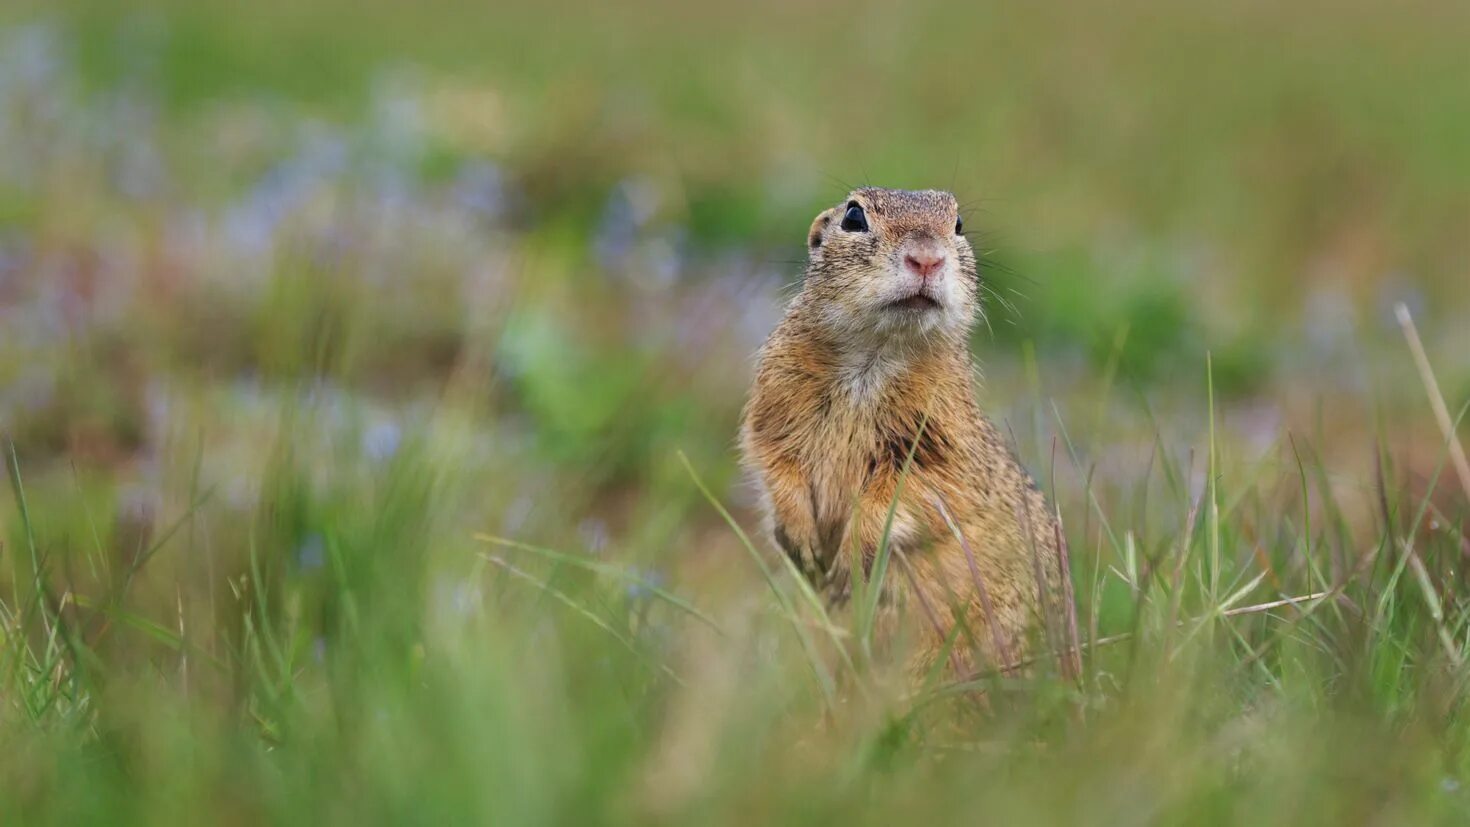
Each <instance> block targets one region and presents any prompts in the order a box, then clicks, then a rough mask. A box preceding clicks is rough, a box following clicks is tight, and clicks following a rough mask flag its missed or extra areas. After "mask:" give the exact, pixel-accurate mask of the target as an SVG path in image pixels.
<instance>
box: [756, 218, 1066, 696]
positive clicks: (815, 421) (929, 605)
mask: <svg viewBox="0 0 1470 827" xmlns="http://www.w3.org/2000/svg"><path fill="white" fill-rule="evenodd" d="M853 203H856V204H858V205H859V206H861V207H862V208H863V210H864V212H865V214H866V218H867V221H868V224H869V231H867V232H848V231H845V230H843V229H842V228H841V221H842V217H843V215H844V213H845V212H846V210H847V208H848V206H849V205H851V204H853ZM957 209H958V208H957V205H956V203H955V200H954V197H953V196H951V195H950V194H949V193H943V192H935V191H924V192H906V191H897V190H883V189H860V190H856V191H854V192H853V193H851V195H850V196H849V198H848V200H847V201H845V202H844V203H843V204H842V205H839V206H837V207H833V208H832V209H829V210H827V211H825V212H823V213H822V214H821V215H819V216H817V219H816V221H814V222H813V224H812V228H811V231H810V233H809V234H808V237H807V239H808V247H809V249H810V251H811V252H810V257H811V260H810V264H809V266H808V268H807V273H806V279H805V282H804V285H803V288H802V290H801V292H800V294H799V295H797V296H796V298H795V299H794V300H793V301H792V302H791V304H790V306H789V308H788V309H787V312H786V316H785V318H784V319H783V320H782V322H781V324H780V325H779V326H778V327H777V328H776V331H775V332H774V333H773V334H772V335H771V337H770V339H769V340H768V341H767V342H766V344H765V346H764V347H763V348H762V350H761V352H760V356H759V364H758V367H757V370H756V379H755V385H754V387H753V389H752V391H751V395H750V400H749V402H748V403H747V405H746V408H745V413H744V421H743V425H742V428H741V447H742V449H743V453H744V459H745V464H746V466H747V468H748V469H749V470H750V471H751V472H752V476H753V477H754V478H755V480H756V481H757V483H758V485H759V487H760V491H761V498H762V502H763V505H764V509H765V512H766V515H767V518H768V523H769V526H768V527H769V529H770V532H771V535H772V536H773V538H774V539H775V541H776V544H777V545H778V546H779V547H780V548H781V549H782V550H784V551H785V552H786V553H787V554H789V555H791V556H792V557H793V559H794V560H795V561H796V562H797V564H798V565H799V566H800V567H801V569H802V570H803V571H804V572H805V573H806V575H807V576H808V577H809V578H810V579H811V580H812V581H813V583H814V584H816V585H817V586H818V587H819V588H821V589H822V590H823V592H824V594H825V596H826V598H827V599H828V601H829V602H830V603H831V604H832V605H833V606H838V607H840V606H842V605H844V604H845V603H846V601H847V597H848V594H849V592H850V585H851V576H850V572H851V568H852V563H853V561H854V560H856V559H858V555H861V559H862V560H863V561H864V565H865V566H867V565H871V563H872V560H873V558H874V555H875V553H876V551H877V549H878V548H879V546H880V543H881V541H882V539H883V533H884V524H885V522H886V520H887V516H888V510H889V507H890V503H892V502H893V499H894V496H895V492H896V491H898V489H899V480H900V477H901V475H902V471H903V466H904V463H905V460H906V459H907V458H908V457H909V454H910V451H912V456H913V458H912V462H911V465H910V467H909V470H908V475H907V478H906V479H905V480H904V482H903V485H902V492H901V494H900V495H899V497H898V503H897V508H896V511H895V514H894V519H893V524H892V528H891V530H890V532H889V543H890V547H891V549H892V550H893V553H894V558H895V559H894V561H893V564H892V565H891V566H890V568H889V571H888V574H887V578H886V584H885V587H886V588H885V595H890V596H892V597H895V598H898V599H896V600H892V601H889V602H888V605H889V606H890V607H891V611H898V612H901V613H902V614H903V615H905V616H909V617H911V618H912V623H913V625H914V626H915V628H917V629H918V630H919V633H920V635H919V636H920V640H921V641H922V643H921V646H920V649H919V652H918V653H917V655H916V660H915V665H916V666H922V665H923V664H925V663H930V662H932V661H933V659H934V658H936V657H937V656H938V655H939V652H940V651H941V650H942V648H943V646H944V642H945V639H946V637H948V636H949V635H950V633H951V631H952V630H953V628H954V626H955V624H956V623H957V622H959V621H961V620H963V627H964V628H966V629H968V631H969V634H968V635H961V636H960V637H959V638H958V639H957V640H956V641H955V643H954V650H953V657H954V663H955V665H956V666H963V667H965V668H969V667H979V666H981V665H983V664H981V663H975V662H974V661H973V660H972V659H971V658H970V657H969V653H970V652H972V651H978V652H980V653H982V655H983V658H984V659H985V661H988V665H990V666H1004V665H1008V664H1006V663H1004V661H1014V660H1015V659H1017V658H1019V657H1021V655H1022V653H1023V652H1024V649H1025V645H1026V641H1027V639H1028V638H1029V637H1032V636H1033V635H1032V632H1034V631H1035V630H1036V629H1037V628H1038V624H1039V623H1040V622H1041V620H1042V617H1043V615H1042V612H1041V607H1040V602H1041V601H1043V600H1046V601H1052V603H1051V605H1052V606H1053V608H1055V607H1056V605H1057V604H1056V602H1055V597H1054V595H1055V594H1056V587H1057V583H1058V574H1059V572H1060V568H1059V566H1058V553H1057V536H1058V535H1057V529H1056V522H1055V518H1054V515H1053V513H1052V511H1051V509H1050V508H1049V507H1048V506H1047V504H1046V502H1045V500H1044V498H1043V497H1042V495H1041V493H1040V492H1039V491H1038V490H1037V489H1036V486H1035V485H1034V484H1033V483H1032V481H1031V479H1030V478H1029V477H1028V476H1027V474H1026V472H1025V471H1024V470H1023V469H1022V468H1021V466H1020V465H1019V463H1018V462H1017V461H1016V459H1015V457H1014V456H1013V455H1012V453H1011V451H1010V449H1009V448H1008V447H1007V444H1006V441H1005V440H1004V439H1003V438H1002V437H1001V435H1000V433H999V432H998V431H997V430H996V428H995V426H993V425H992V424H991V423H990V422H989V421H988V420H986V418H985V417H984V416H983V415H981V413H980V410H979V407H978V406H977V404H976V402H975V397H974V384H973V383H974V380H975V370H974V367H973V365H972V362H971V359H970V350H969V345H968V342H969V332H970V328H971V327H972V325H973V323H974V320H975V317H976V314H977V312H978V288H979V275H978V273H977V270H976V263H975V256H974V253H973V251H972V250H971V248H970V244H969V242H968V241H967V240H966V239H965V238H964V236H962V235H960V234H958V233H957V232H956V231H955V223H956V220H957ZM918 248H922V249H924V250H927V251H930V252H935V251H937V252H940V253H942V254H943V256H944V257H945V258H946V260H947V262H948V263H947V264H946V265H945V268H946V269H945V270H944V272H943V274H942V275H941V276H940V277H939V278H938V279H935V280H934V282H932V283H931V284H930V287H931V288H932V289H931V292H933V293H934V294H935V295H936V296H937V297H938V306H937V307H933V308H931V309H927V310H922V311H915V310H907V309H900V308H899V307H897V306H895V305H893V302H894V301H897V300H899V299H902V298H904V297H905V295H907V294H910V293H912V292H913V291H914V290H917V289H919V287H923V286H924V285H925V283H924V282H923V280H922V279H920V278H919V276H917V275H916V273H915V271H912V270H906V269H905V265H904V256H905V255H906V254H907V253H910V252H912V251H913V250H915V249H918ZM915 284H918V285H919V287H915V286H914V285H915ZM916 440H917V443H916ZM941 506H942V509H941ZM945 512H947V514H948V516H949V518H950V520H952V521H953V523H954V524H955V527H956V528H957V529H958V530H959V533H960V534H961V536H962V537H963V538H964V540H965V541H966V542H965V543H964V544H962V543H961V542H960V541H959V540H957V539H956V537H955V532H954V531H953V530H952V529H951V527H950V526H949V524H948V523H947V522H946V520H945V516H944V514H945ZM965 546H968V548H969V553H967V552H966V550H965ZM898 558H901V559H898ZM972 559H973V566H972V564H971V563H972ZM1038 572H1041V573H1042V576H1041V583H1042V587H1041V588H1038V582H1037V573H1038ZM977 574H978V577H977V576H976V575H977ZM982 589H983V591H984V594H983V595H982V594H981V590H982ZM986 598H988V604H989V605H988V606H987V600H986ZM899 619H900V620H902V619H903V618H899Z"/></svg>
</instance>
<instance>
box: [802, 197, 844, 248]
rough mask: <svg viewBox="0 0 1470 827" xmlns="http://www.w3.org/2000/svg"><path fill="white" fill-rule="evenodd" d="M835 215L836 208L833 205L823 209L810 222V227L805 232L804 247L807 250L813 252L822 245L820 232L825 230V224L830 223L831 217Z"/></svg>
mask: <svg viewBox="0 0 1470 827" xmlns="http://www.w3.org/2000/svg"><path fill="white" fill-rule="evenodd" d="M836 215H837V208H836V207H833V208H831V209H829V210H824V211H823V212H822V214H821V215H818V216H817V219H816V220H815V221H813V222H812V228H811V230H810V231H808V232H807V234H806V248H807V250H808V251H811V252H815V251H816V250H817V248H818V247H821V246H822V234H823V233H825V232H826V231H827V225H828V224H831V223H832V219H833V217H835V216H836Z"/></svg>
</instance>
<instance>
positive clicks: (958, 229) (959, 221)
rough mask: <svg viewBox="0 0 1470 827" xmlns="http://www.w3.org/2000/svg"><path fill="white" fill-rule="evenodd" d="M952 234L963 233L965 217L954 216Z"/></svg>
mask: <svg viewBox="0 0 1470 827" xmlns="http://www.w3.org/2000/svg"><path fill="white" fill-rule="evenodd" d="M954 234H955V235H964V234H965V219H963V218H956V219H955V220H954Z"/></svg>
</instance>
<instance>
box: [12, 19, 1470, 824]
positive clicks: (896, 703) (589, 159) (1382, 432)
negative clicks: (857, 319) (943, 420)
mask: <svg viewBox="0 0 1470 827" xmlns="http://www.w3.org/2000/svg"><path fill="white" fill-rule="evenodd" d="M1466 42H1470V10H1467V7H1466V6H1464V5H1463V4H1461V3H1457V2H1453V0H1413V2H1409V3H1405V4H1399V5H1396V6H1395V7H1394V8H1393V9H1391V10H1390V9H1388V8H1387V7H1384V6H1382V5H1381V4H1375V3H1369V2H1356V0H1345V2H1340V3H1332V4H1320V5H1319V4H1303V5H1300V6H1281V5H1279V4H1272V3H1265V2H1256V0H1227V2H1223V3H1217V4H1213V5H1210V6H1208V7H1204V6H1199V7H1192V6H1188V5H1184V4H1169V3H1162V2H1157V0H1125V2H1121V3H1112V4H1093V3H1085V2H1084V3H1058V2H1042V3H1032V4H1024V5H1023V4H1012V5H1000V4H970V3H960V2H951V1H950V0H921V2H915V3H902V4H899V3H889V4H875V3H866V2H853V3H846V4H839V3H827V2H822V3H817V2H801V3H777V2H770V1H769V0H752V2H748V3H743V4H735V5H731V6H724V5H716V4H684V3H674V2H668V0H631V2H628V3H621V4H603V5H597V6H593V5H591V4H584V3H575V2H568V0H547V2H542V3H537V4H512V3H493V4H477V5H471V4H466V3H453V2H449V0H426V2H423V3H418V4H395V3H389V2H370V3H365V4H349V3H346V2H343V0H318V2H310V3H299V2H298V3H288V2H285V1H284V0H261V1H260V2H257V3H253V4H249V5H248V6H247V5H244V4H227V3H223V2H214V1H213V0H206V2H194V3H186V2H182V0H160V2H152V3H138V4H117V3H104V2H91V1H89V0H58V2H50V3H40V2H30V0H17V2H14V3H10V4H6V6H5V7H4V8H0V451H3V453H4V460H5V465H6V469H7V477H8V486H7V487H6V494H8V496H0V744H3V745H4V748H3V749H0V823H4V824H77V823H107V824H149V825H157V824H172V823H179V824H195V823H201V822H204V823H219V824H235V823H238V824H256V823H283V824H289V823H302V824H366V823H393V824H404V823H413V824H461V823H488V824H496V825H514V824H527V825H529V824H553V823H566V824H588V823H610V824H764V823H780V824H826V823H837V822H842V823H851V824H868V823H872V824H884V823H895V822H900V823H907V822H915V823H925V822H927V823H965V824H973V823H982V824H1053V823H1054V824H1097V825H1125V824H1189V825H1200V824H1207V825H1215V824H1218V825H1227V824H1252V825H1269V824H1303V823H1334V824H1440V823H1442V824H1462V823H1465V821H1466V820H1467V818H1470V787H1467V784H1470V708H1467V704H1466V683H1467V680H1470V665H1467V663H1466V659H1467V656H1470V578H1467V575H1466V573H1465V571H1464V566H1465V563H1466V561H1467V559H1470V539H1467V535H1466V533H1465V532H1466V528H1465V522H1466V516H1467V514H1470V463H1467V462H1466V458H1465V452H1464V448H1463V447H1462V446H1464V445H1465V444H1466V442H1467V441H1470V426H1467V425H1466V424H1465V423H1464V419H1465V416H1466V411H1467V407H1470V324H1466V321H1465V319H1466V314H1467V312H1470V243H1467V235H1466V233H1467V229H1470V56H1467V54H1470V53H1467V51H1466V50H1465V49H1464V44H1465V43H1466ZM861 183H874V184H880V185H885V186H900V187H928V186H934V187H940V188H946V189H951V190H953V191H954V192H956V193H957V195H958V196H959V198H960V200H961V202H962V203H963V204H964V205H965V214H966V224H967V225H968V226H969V227H970V228H972V235H971V238H972V240H973V241H974V242H975V243H976V245H977V248H979V249H982V250H983V252H984V259H985V269H984V272H983V274H982V275H983V276H984V278H985V279H986V285H987V306H986V314H985V321H984V323H982V324H981V325H980V326H979V328H978V329H977V330H976V332H975V336H974V341H973V346H974V351H975V353H976V356H977V359H978V361H979V362H980V364H981V366H982V367H983V370H984V379H983V382H982V383H981V386H980V387H979V389H978V392H979V394H980V398H981V401H982V404H983V406H984V407H985V409H986V410H987V411H989V412H990V414H991V416H992V417H993V418H994V419H995V420H996V421H997V422H1000V423H1003V425H1004V427H1005V429H1006V430H1007V431H1008V433H1010V434H1011V435H1012V436H1013V438H1014V440H1015V443H1016V446H1017V449H1018V453H1019V455H1020V456H1021V458H1022V459H1023V461H1024V462H1025V463H1026V464H1027V466H1028V467H1029V468H1030V470H1031V471H1032V473H1033V474H1034V475H1035V476H1036V477H1037V479H1038V481H1039V482H1040V484H1041V486H1042V488H1043V489H1044V490H1045V491H1047V492H1048V494H1049V495H1050V497H1051V498H1052V501H1053V502H1054V503H1055V504H1056V506H1057V507H1058V509H1059V511H1060V514H1061V516H1062V519H1063V522H1064V526H1065V530H1066V535H1067V539H1068V544H1069V546H1070V549H1071V555H1070V557H1071V562H1072V572H1071V577H1072V581H1073V584H1074V592H1075V598H1076V605H1075V614H1076V620H1077V635H1076V640H1075V645H1076V655H1077V657H1078V660H1079V662H1080V668H1079V669H1074V668H1070V666H1069V664H1070V663H1071V659H1070V658H1069V657H1068V656H1067V654H1066V651H1067V650H1068V648H1069V646H1070V645H1071V644H1072V643H1073V642H1074V641H1070V640H1053V641H1051V644H1052V647H1051V649H1046V648H1045V647H1044V652H1043V654H1042V656H1040V657H1039V658H1037V660H1036V661H1035V662H1034V663H1031V664H1029V667H1028V669H1026V670H1024V671H1021V672H1014V671H1002V670H992V671H988V672H984V673H982V674H979V675H976V676H972V679H969V680H951V679H948V678H945V677H942V676H937V675H936V676H934V679H933V680H931V681H930V682H928V684H927V685H926V686H925V687H924V688H923V689H922V691H919V692H917V693H916V692H911V691H909V690H910V687H908V686H907V685H906V684H905V682H904V681H902V680H900V679H898V678H897V677H896V674H895V664H893V663H890V662H887V661H886V660H885V658H884V657H882V656H881V654H877V655H875V654H874V652H873V651H872V647H871V646H869V643H870V641H868V640H866V639H865V637H864V635H863V634H862V632H861V630H860V629H855V628H850V627H849V626H848V625H847V624H845V623H843V622H842V621H841V619H840V618H832V617H828V616H827V615H826V613H825V612H824V611H823V609H822V607H821V606H820V604H819V603H818V602H816V601H814V600H813V599H812V595H811V594H810V592H809V591H807V590H805V589H804V588H803V587H802V584H801V582H800V581H799V579H798V578H796V577H795V576H794V574H793V572H792V571H790V570H789V569H788V568H787V564H786V562H785V561H784V560H783V559H782V558H781V557H780V556H778V555H777V554H775V553H774V550H773V549H771V548H770V547H769V546H768V544H767V543H766V541H765V539H764V538H762V537H761V536H759V533H758V532H757V530H756V527H757V515H756V513H755V512H754V508H753V507H754V503H753V498H752V492H751V490H750V488H749V486H748V485H747V484H746V483H745V482H744V481H743V480H742V478H741V476H740V472H739V469H738V465H737V457H736V451H735V432H736V428H737V422H738V416H739V410H740V406H741V404H742V402H743V399H744V394H745V391H746V388H747V385H748V381H749V376H750V366H751V358H752V355H753V353H754V351H755V349H756V348H757V347H758V346H759V345H760V343H761V342H762V341H763V339H764V338H765V336H766V335H767V334H768V333H769V331H770V330H771V329H772V328H773V327H774V325H775V323H776V321H777V320H778V319H779V318H780V314H781V312H782V311H781V309H782V306H783V303H784V302H785V301H786V300H787V299H788V298H789V297H790V296H791V295H792V294H793V291H794V290H795V289H796V286H797V285H798V284H799V280H800V278H801V269H802V261H803V257H804V255H805V252H804V248H803V243H802V242H803V236H804V233H805V231H806V228H807V226H808V224H809V222H810V221H811V218H812V216H814V215H815V214H816V213H817V212H818V211H819V210H821V209H823V208H825V207H826V206H830V205H831V204H833V203H836V202H838V201H839V200H840V199H842V198H843V197H844V195H845V193H846V191H847V190H848V188H849V187H851V186H855V185H858V184H861ZM1051 650H1055V651H1051Z"/></svg>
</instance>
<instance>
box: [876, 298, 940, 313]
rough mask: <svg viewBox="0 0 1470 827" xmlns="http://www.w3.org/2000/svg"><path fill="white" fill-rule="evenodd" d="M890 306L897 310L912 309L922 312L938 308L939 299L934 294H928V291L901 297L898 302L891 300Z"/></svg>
mask: <svg viewBox="0 0 1470 827" xmlns="http://www.w3.org/2000/svg"><path fill="white" fill-rule="evenodd" d="M888 306H889V307H892V308H894V309H897V310H912V311H915V312H922V311H925V310H938V309H939V300H938V299H936V298H934V297H933V296H930V295H928V294H927V293H915V294H913V295H912V296H909V297H907V298H903V299H899V300H898V301H896V302H890V303H889V305H888Z"/></svg>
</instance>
